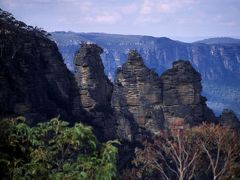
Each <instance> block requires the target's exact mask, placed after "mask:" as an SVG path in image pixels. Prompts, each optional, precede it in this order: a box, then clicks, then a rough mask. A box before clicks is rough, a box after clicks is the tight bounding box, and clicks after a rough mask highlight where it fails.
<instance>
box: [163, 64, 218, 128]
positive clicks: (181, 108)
mask: <svg viewBox="0 0 240 180" xmlns="http://www.w3.org/2000/svg"><path fill="white" fill-rule="evenodd" d="M160 79H161V81H162V84H163V88H162V91H163V111H164V117H165V122H166V127H169V128H170V129H172V128H175V126H180V127H181V126H184V125H190V126H193V125H197V124H199V123H201V122H203V121H206V122H214V121H215V116H214V114H213V112H212V111H211V110H210V109H209V108H208V107H207V105H206V103H205V101H206V98H204V97H202V96H201V91H202V86H201V75H200V74H199V73H198V72H197V71H196V70H195V69H194V68H193V67H192V65H191V64H190V62H188V61H183V60H179V61H176V62H174V63H173V67H172V69H169V70H167V71H165V72H164V73H163V74H162V75H161V77H160ZM178 128H179V127H178ZM182 128H183V127H182Z"/></svg>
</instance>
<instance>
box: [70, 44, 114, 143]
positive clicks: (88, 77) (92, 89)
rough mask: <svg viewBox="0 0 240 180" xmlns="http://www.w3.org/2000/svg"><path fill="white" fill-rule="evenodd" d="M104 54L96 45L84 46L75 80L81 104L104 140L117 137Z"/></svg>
mask: <svg viewBox="0 0 240 180" xmlns="http://www.w3.org/2000/svg"><path fill="white" fill-rule="evenodd" d="M102 52H103V50H102V48H100V47H99V46H97V45H96V44H92V43H85V42H82V44H81V47H80V49H79V51H78V52H77V53H76V55H75V59H74V62H75V79H76V81H77V84H78V87H79V94H80V101H81V104H82V106H83V108H84V109H85V110H86V111H87V112H88V113H89V115H90V117H89V118H88V123H90V124H91V125H92V126H93V127H95V130H96V133H97V134H99V135H100V137H101V136H102V137H104V138H107V139H109V138H113V137H114V134H115V130H114V127H115V120H114V119H113V117H112V108H111V96H112V89H113V85H112V83H111V82H110V81H109V79H108V78H107V76H106V75H105V74H104V66H103V64H102V60H101V57H100V54H101V53H102Z"/></svg>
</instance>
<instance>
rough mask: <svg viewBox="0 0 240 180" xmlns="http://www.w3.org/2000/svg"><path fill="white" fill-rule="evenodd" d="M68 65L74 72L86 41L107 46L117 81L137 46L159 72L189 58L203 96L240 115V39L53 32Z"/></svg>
mask: <svg viewBox="0 0 240 180" xmlns="http://www.w3.org/2000/svg"><path fill="white" fill-rule="evenodd" d="M51 34H52V36H51V38H52V39H53V40H54V41H55V42H56V43H57V45H58V47H59V50H60V52H61V54H62V56H63V58H64V61H65V64H66V65H67V67H68V68H69V69H70V70H71V71H74V65H73V58H74V55H75V53H76V51H77V50H78V48H79V46H80V44H81V42H82V41H89V42H94V43H97V44H98V45H99V46H101V47H102V48H103V49H104V53H103V54H102V60H103V64H104V67H105V73H106V74H107V75H108V77H109V79H110V80H112V81H113V80H114V77H115V72H116V70H117V68H118V67H120V66H121V65H122V64H123V63H124V62H125V61H126V59H127V53H128V52H129V50H130V49H136V50H137V51H138V52H139V53H140V54H141V55H142V57H143V59H144V61H145V64H146V65H147V66H148V67H149V68H152V69H154V70H155V71H156V72H157V73H158V74H161V73H162V72H163V71H164V70H166V69H168V68H170V67H171V65H172V62H173V61H176V60H178V59H183V60H188V61H190V62H191V63H192V65H193V66H194V68H196V69H197V70H198V71H199V72H200V73H201V75H202V84H203V95H204V96H206V97H207V99H208V101H207V103H208V105H209V106H210V107H211V108H212V109H213V110H214V112H215V113H216V114H219V113H220V112H221V111H222V109H223V108H229V109H232V110H233V111H235V113H236V114H237V115H238V116H240V40H239V39H233V38H210V39H205V40H202V41H197V42H193V43H185V42H181V41H175V40H171V39H169V38H166V37H151V36H140V35H116V34H104V33H74V32H63V31H58V32H53V33H51Z"/></svg>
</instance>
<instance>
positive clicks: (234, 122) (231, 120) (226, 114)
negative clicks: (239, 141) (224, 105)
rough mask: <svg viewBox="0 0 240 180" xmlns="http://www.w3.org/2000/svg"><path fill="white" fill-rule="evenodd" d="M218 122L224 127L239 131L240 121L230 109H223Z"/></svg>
mask: <svg viewBox="0 0 240 180" xmlns="http://www.w3.org/2000/svg"><path fill="white" fill-rule="evenodd" d="M219 122H220V124H221V125H222V126H224V127H228V128H231V129H235V130H237V131H238V132H240V121H239V120H238V118H237V116H236V114H235V113H234V112H233V111H232V110H229V109H224V110H223V112H222V114H221V115H220V118H219Z"/></svg>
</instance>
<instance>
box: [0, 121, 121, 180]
mask: <svg viewBox="0 0 240 180" xmlns="http://www.w3.org/2000/svg"><path fill="white" fill-rule="evenodd" d="M0 126H1V129H2V130H1V134H0V135H1V137H2V140H1V145H0V151H1V152H0V153H1V154H0V155H1V156H0V166H1V169H2V171H3V172H1V173H4V176H3V177H6V179H9V178H10V179H18V180H19V179H24V180H25V179H99V180H108V179H113V178H116V173H117V170H116V155H117V153H118V149H117V148H116V147H115V146H114V144H119V142H118V141H117V140H114V141H108V142H106V143H102V144H101V143H99V142H98V141H97V139H96V137H95V136H94V134H93V132H92V129H91V127H89V126H85V125H83V124H81V123H76V124H75V125H74V126H73V127H69V124H68V123H67V122H64V121H61V120H59V118H54V119H52V120H51V121H50V122H45V123H39V124H37V125H36V126H35V127H29V126H28V125H27V124H26V123H25V120H24V118H16V119H8V120H2V121H1V122H0Z"/></svg>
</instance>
